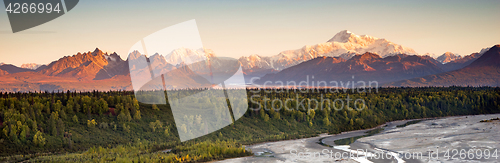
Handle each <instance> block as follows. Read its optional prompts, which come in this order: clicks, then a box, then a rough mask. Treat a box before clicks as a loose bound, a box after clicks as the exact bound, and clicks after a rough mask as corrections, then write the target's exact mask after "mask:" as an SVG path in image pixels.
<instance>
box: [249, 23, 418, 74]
mask: <svg viewBox="0 0 500 163" xmlns="http://www.w3.org/2000/svg"><path fill="white" fill-rule="evenodd" d="M366 52H370V53H374V54H378V55H380V56H381V57H387V56H393V55H397V54H409V55H411V54H417V53H416V52H415V51H414V50H413V49H411V48H408V47H404V46H401V45H398V44H395V43H393V42H390V41H388V40H387V39H380V38H377V37H373V36H369V35H356V34H354V33H352V32H350V31H348V30H343V31H340V32H339V33H337V34H335V36H333V38H331V39H330V40H328V41H327V42H325V43H320V44H316V45H306V46H304V47H302V48H301V49H296V50H287V51H283V52H281V53H279V54H277V55H274V56H270V57H261V58H260V59H256V58H255V56H254V57H253V58H252V59H249V58H248V57H241V58H240V62H241V63H242V65H243V67H244V69H253V68H259V69H274V70H282V69H285V68H288V67H290V66H294V65H297V64H299V63H301V62H304V61H308V60H311V59H314V58H317V57H322V56H328V57H342V58H344V59H349V58H351V57H353V56H354V55H356V54H364V53H366ZM257 62H260V63H257Z"/></svg>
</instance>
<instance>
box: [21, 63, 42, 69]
mask: <svg viewBox="0 0 500 163" xmlns="http://www.w3.org/2000/svg"><path fill="white" fill-rule="evenodd" d="M40 66H43V64H36V63H25V64H22V65H21V68H25V69H30V70H36V69H37V68H39V67H40Z"/></svg>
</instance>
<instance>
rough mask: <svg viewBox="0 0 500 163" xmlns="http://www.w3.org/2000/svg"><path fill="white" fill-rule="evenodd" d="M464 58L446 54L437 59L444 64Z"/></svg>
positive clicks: (449, 53)
mask: <svg viewBox="0 0 500 163" xmlns="http://www.w3.org/2000/svg"><path fill="white" fill-rule="evenodd" d="M460 58H462V56H460V55H457V54H453V53H452V52H446V53H444V54H443V55H441V56H439V57H437V58H436V60H437V61H438V62H441V63H443V64H445V63H448V62H451V61H454V60H457V59H460Z"/></svg>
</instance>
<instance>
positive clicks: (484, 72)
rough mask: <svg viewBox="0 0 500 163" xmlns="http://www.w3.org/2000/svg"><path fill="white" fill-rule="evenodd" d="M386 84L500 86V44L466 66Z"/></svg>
mask: <svg viewBox="0 0 500 163" xmlns="http://www.w3.org/2000/svg"><path fill="white" fill-rule="evenodd" d="M386 86H397V87H399V86H412V87H414V86H500V45H495V46H493V47H491V48H490V49H489V50H488V51H486V52H484V54H482V55H481V57H479V58H477V59H476V60H474V61H472V62H471V63H470V64H468V65H467V66H465V67H464V68H461V69H458V70H454V71H449V72H444V73H439V74H433V75H427V76H423V77H417V78H412V79H408V80H402V81H397V82H391V83H388V84H386Z"/></svg>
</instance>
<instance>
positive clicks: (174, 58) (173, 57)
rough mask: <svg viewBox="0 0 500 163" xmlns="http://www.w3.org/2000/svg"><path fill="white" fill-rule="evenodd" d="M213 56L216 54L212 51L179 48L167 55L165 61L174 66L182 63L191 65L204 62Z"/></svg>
mask: <svg viewBox="0 0 500 163" xmlns="http://www.w3.org/2000/svg"><path fill="white" fill-rule="evenodd" d="M212 56H214V52H213V51H212V50H210V49H204V48H200V49H196V50H193V49H189V48H179V49H175V50H173V51H172V52H171V53H170V54H168V55H166V57H165V59H166V61H167V62H168V63H170V64H172V65H178V64H181V63H185V64H190V63H195V62H199V61H203V60H206V59H207V58H209V57H212Z"/></svg>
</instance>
